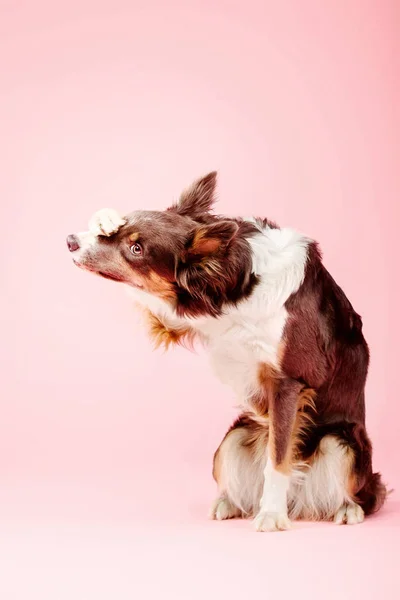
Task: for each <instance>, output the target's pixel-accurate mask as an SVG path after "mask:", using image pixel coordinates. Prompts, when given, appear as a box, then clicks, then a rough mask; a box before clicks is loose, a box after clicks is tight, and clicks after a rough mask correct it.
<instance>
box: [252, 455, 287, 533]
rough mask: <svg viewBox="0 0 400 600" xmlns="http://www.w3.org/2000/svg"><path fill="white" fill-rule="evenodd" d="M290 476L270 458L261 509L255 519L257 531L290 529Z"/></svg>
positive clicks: (266, 469)
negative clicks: (288, 508)
mask: <svg viewBox="0 0 400 600" xmlns="http://www.w3.org/2000/svg"><path fill="white" fill-rule="evenodd" d="M289 482H290V477H289V476H288V475H284V474H283V473H279V471H277V470H276V469H275V468H274V467H273V464H272V462H271V460H270V459H267V464H266V467H265V469H264V487H263V494H262V496H261V500H260V511H259V513H258V515H257V516H256V518H255V519H254V526H255V528H256V530H257V531H276V530H278V529H289V527H290V521H289V518H288V515H287V493H288V489H289Z"/></svg>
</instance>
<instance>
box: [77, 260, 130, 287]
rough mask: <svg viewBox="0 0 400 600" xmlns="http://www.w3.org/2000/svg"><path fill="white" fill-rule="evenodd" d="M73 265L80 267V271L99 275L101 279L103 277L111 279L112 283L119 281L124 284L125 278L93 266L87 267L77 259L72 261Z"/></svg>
mask: <svg viewBox="0 0 400 600" xmlns="http://www.w3.org/2000/svg"><path fill="white" fill-rule="evenodd" d="M72 260H73V263H74V264H75V265H76V266H77V267H79V268H80V269H83V270H84V271H89V272H90V273H94V274H95V275H99V276H100V277H103V278H104V279H110V280H111V281H119V282H123V281H124V280H123V278H122V277H119V276H118V275H115V274H114V273H107V272H106V271H100V270H99V269H95V268H94V267H92V266H91V265H87V264H85V263H81V262H79V261H77V260H75V259H72Z"/></svg>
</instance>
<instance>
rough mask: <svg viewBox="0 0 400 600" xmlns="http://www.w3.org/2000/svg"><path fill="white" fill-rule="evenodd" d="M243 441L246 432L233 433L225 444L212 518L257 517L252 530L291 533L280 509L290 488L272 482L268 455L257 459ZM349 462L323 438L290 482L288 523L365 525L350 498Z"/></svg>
mask: <svg viewBox="0 0 400 600" xmlns="http://www.w3.org/2000/svg"><path fill="white" fill-rule="evenodd" d="M245 435H246V432H245V431H244V429H242V428H240V429H235V430H233V431H232V432H231V433H230V434H229V435H228V437H227V438H226V439H225V441H224V442H223V446H222V448H221V450H220V456H221V467H220V483H219V486H220V496H219V497H218V499H217V500H216V502H215V503H214V505H213V507H212V512H211V516H212V517H213V518H216V519H226V518H230V517H232V516H237V515H238V513H239V514H243V515H244V516H249V515H255V514H256V517H255V523H254V524H255V527H256V529H257V530H258V531H271V530H275V529H287V528H288V526H289V522H288V517H287V509H286V504H285V505H283V504H282V498H283V497H284V496H283V492H284V490H285V485H286V482H285V481H284V480H283V479H282V480H281V482H279V481H278V479H276V480H275V481H274V474H273V471H272V469H271V468H270V467H268V464H269V462H267V452H266V449H265V452H264V453H263V454H260V455H259V456H253V455H252V454H251V453H250V452H249V451H248V449H247V448H246V447H244V446H243V445H242V441H243V438H244V436H245ZM351 461H352V457H351V455H350V454H349V453H348V450H347V449H346V448H344V447H343V446H342V445H341V444H340V443H339V442H338V440H337V439H336V438H334V437H332V436H327V437H326V438H324V439H323V440H322V442H321V445H320V449H319V453H318V455H317V458H316V460H315V461H314V462H313V463H312V465H311V466H310V467H302V465H298V469H303V471H299V470H297V471H296V470H295V471H294V472H293V473H292V476H291V477H290V480H289V489H288V494H287V498H288V501H287V506H288V513H289V516H290V518H292V519H307V520H328V519H333V520H334V521H335V523H338V524H342V523H348V524H349V525H353V524H356V523H361V522H362V521H363V519H364V513H363V510H362V508H361V507H360V506H358V505H357V504H355V503H354V502H353V501H352V500H351V499H350V498H349V496H348V493H347V489H346V480H347V477H348V472H349V469H350V466H351ZM271 474H272V477H271ZM274 484H275V485H276V487H275V488H273V485H274ZM259 508H260V510H259ZM258 511H259V512H258Z"/></svg>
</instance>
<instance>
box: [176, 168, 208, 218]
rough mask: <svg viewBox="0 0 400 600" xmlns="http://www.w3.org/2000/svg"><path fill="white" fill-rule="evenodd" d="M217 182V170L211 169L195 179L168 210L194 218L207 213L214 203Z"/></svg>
mask: <svg viewBox="0 0 400 600" xmlns="http://www.w3.org/2000/svg"><path fill="white" fill-rule="evenodd" d="M216 184H217V172H216V171H213V172H212V173H209V174H208V175H206V176H205V177H202V178H201V179H198V180H197V181H195V182H194V183H193V184H192V185H191V186H190V187H189V188H188V189H187V190H185V191H184V192H183V193H182V194H181V197H180V198H179V201H178V204H176V205H174V206H172V207H171V208H170V209H169V210H174V211H176V212H177V213H178V214H179V215H185V216H188V217H191V218H192V219H194V220H196V219H197V218H199V217H201V216H202V215H204V214H205V213H208V212H209V210H210V209H211V207H212V205H213V203H214V200H215V198H214V193H215V187H216Z"/></svg>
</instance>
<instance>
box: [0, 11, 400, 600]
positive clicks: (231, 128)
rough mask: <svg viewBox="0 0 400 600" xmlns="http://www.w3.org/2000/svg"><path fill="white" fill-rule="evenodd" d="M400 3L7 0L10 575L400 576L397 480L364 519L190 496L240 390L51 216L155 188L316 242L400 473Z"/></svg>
mask: <svg viewBox="0 0 400 600" xmlns="http://www.w3.org/2000/svg"><path fill="white" fill-rule="evenodd" d="M398 11H399V3H398V2H395V1H391V0H379V1H378V0H376V1H375V0H371V1H365V0H325V1H324V2H320V1H319V0H305V1H302V2H297V1H296V0H282V1H280V2H277V1H268V0H259V1H258V0H248V1H246V2H244V1H239V0H238V1H236V0H232V1H230V2H227V1H225V0H213V1H211V0H189V1H185V2H183V1H180V0H169V1H168V2H166V1H165V2H164V0H146V1H143V2H142V1H141V0H133V1H132V0H129V1H128V0H113V1H111V0H96V1H94V0H79V1H78V0H68V2H67V1H57V2H52V1H50V0H36V1H35V2H31V1H29V0H19V1H16V2H11V1H7V0H4V1H2V2H0V132H1V133H0V136H1V137H0V203H1V211H0V222H1V236H0V245H1V249H0V285H1V294H0V303H1V310H0V331H1V341H2V344H1V346H0V368H1V371H2V372H1V391H0V599H1V600H47V599H49V600H63V599H64V598H65V599H66V600H92V599H93V600H102V599H103V598H107V599H111V598H112V599H113V600H114V599H116V600H125V598H126V599H132V598H135V599H136V598H137V599H138V600H142V599H144V600H146V599H147V598H155V599H161V600H164V599H166V598H174V599H175V598H177V599H180V598H185V599H186V598H189V599H190V598H194V599H197V598H199V599H200V598H201V599H203V598H214V597H215V598H231V597H232V598H241V599H244V600H247V598H252V597H257V598H260V597H262V598H264V597H265V598H269V597H273V598H276V597H278V598H287V597H288V598H289V597H296V598H307V600H312V599H313V598H318V599H321V598H324V599H326V598H327V599H329V598H341V599H346V598H352V600H354V599H355V598H363V600H367V599H368V600H375V599H376V598H390V599H391V598H393V599H396V598H399V597H400V586H399V581H400V580H399V573H398V566H397V565H398V563H399V549H400V548H399V538H400V510H399V496H398V493H397V492H395V493H394V494H393V496H392V497H391V498H390V500H389V502H388V504H387V506H386V507H385V509H384V510H383V511H382V513H380V514H379V515H378V516H376V517H375V518H372V519H371V520H368V521H367V522H366V523H364V524H363V525H361V526H356V527H348V528H347V527H341V528H338V527H335V526H334V525H333V524H308V523H304V524H299V525H296V526H295V528H294V530H293V531H291V532H287V533H283V534H271V535H269V534H265V535H264V534H256V533H254V532H253V531H252V530H251V525H250V523H246V522H238V521H234V522H227V523H212V522H209V521H207V520H206V518H205V515H206V513H207V510H208V506H209V504H210V502H211V501H212V499H213V496H214V493H215V490H214V485H213V481H212V478H211V461H212V455H213V452H214V450H215V448H216V447H217V445H218V443H219V442H220V440H221V438H222V436H223V434H224V432H225V431H226V429H227V427H228V425H229V424H230V422H231V420H232V419H233V416H234V409H233V408H232V405H233V404H234V399H233V398H232V395H231V392H230V391H229V390H228V389H225V388H223V387H222V386H221V385H220V384H219V383H218V382H217V381H216V380H215V379H214V378H213V376H212V374H211V372H210V370H209V368H208V366H207V365H206V360H205V357H204V356H203V354H202V353H200V354H199V356H196V355H194V354H190V353H188V352H185V351H184V350H182V349H178V350H177V351H176V352H173V353H170V354H167V355H165V356H164V355H163V354H162V353H152V351H151V348H150V344H149V341H148V339H147V337H146V335H145V334H144V333H143V331H142V329H141V326H140V325H139V324H138V322H137V318H136V316H135V313H134V311H133V308H132V306H131V304H130V302H129V300H128V299H127V298H126V297H125V295H124V294H123V293H122V291H121V289H120V288H119V287H118V285H113V284H112V283H111V282H108V281H104V280H100V279H99V278H95V277H91V276H89V275H88V274H86V273H83V272H81V271H79V270H78V269H76V268H75V267H74V266H73V265H72V263H71V257H70V256H69V253H68V252H67V249H66V246H65V237H66V235H67V234H69V233H72V232H74V231H77V230H82V229H84V228H85V227H86V223H87V220H88V217H89V216H90V214H91V213H92V212H93V211H94V210H97V209H99V208H101V207H104V206H114V207H115V208H117V209H119V210H120V211H121V212H128V211H129V210H133V209H135V208H155V209H157V208H165V207H166V206H167V205H168V204H169V203H170V202H172V201H173V200H175V199H176V197H177V194H178V193H179V192H180V190H181V188H182V187H183V186H186V185H187V184H189V183H190V182H191V181H192V180H193V179H194V178H196V177H198V176H200V175H202V174H204V173H206V172H208V171H211V170H214V169H218V170H219V173H220V182H219V199H220V200H219V205H218V210H219V211H221V212H226V213H228V214H229V213H230V214H232V213H236V214H242V215H243V214H257V215H262V216H267V217H269V218H271V219H273V220H276V221H277V222H278V223H280V224H281V225H288V226H293V227H296V228H298V229H299V230H302V231H304V232H305V233H307V234H308V235H310V236H312V237H315V238H316V239H318V240H320V241H321V243H322V247H323V250H324V257H325V264H326V266H327V267H328V269H329V270H330V271H331V272H332V274H333V276H334V277H335V278H336V279H337V281H338V283H339V284H340V285H341V286H343V288H344V289H345V291H346V293H347V294H348V296H349V298H350V299H351V301H352V303H353V304H354V306H355V308H356V310H357V311H358V312H360V314H361V315H362V316H363V320H364V330H365V333H366V337H367V339H368V341H369V343H370V347H371V356H372V361H371V369H370V373H369V379H368V387H367V413H368V419H367V421H368V429H369V432H370V434H371V437H372V439H373V442H374V448H375V467H376V469H378V470H380V471H382V473H383V475H384V478H385V480H386V481H387V482H388V483H389V485H390V486H392V487H395V488H398V486H399V485H400V475H399V460H398V456H399V450H398V448H399V446H398V438H399V434H398V430H399V428H398V423H399V420H400V404H399V401H398V371H399V364H398V347H399V344H398V340H399V336H400V331H399V318H398V306H399V305H400V294H399V279H398V275H397V274H398V271H399V269H398V223H399V216H400V214H399V212H400V211H399V206H400V205H399V194H400V189H399V187H400V186H399V177H398V173H399V172H400V165H399V164H398V161H399V152H398V140H399V132H400V129H399V125H400V122H399V106H400V93H399V89H400V88H399V81H398V74H399V72H400V64H399V61H400V48H399V40H400V35H399V30H398V28H399V14H398Z"/></svg>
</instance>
